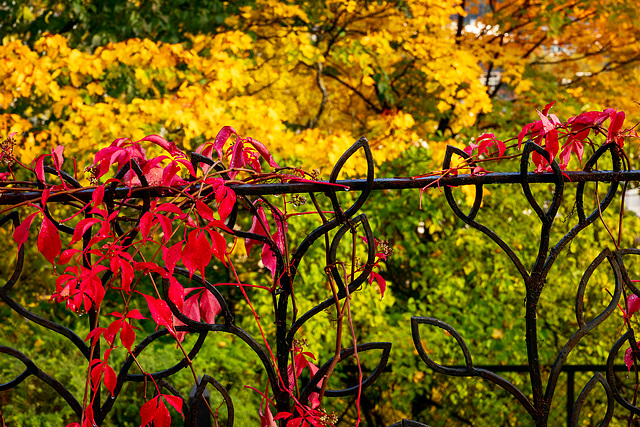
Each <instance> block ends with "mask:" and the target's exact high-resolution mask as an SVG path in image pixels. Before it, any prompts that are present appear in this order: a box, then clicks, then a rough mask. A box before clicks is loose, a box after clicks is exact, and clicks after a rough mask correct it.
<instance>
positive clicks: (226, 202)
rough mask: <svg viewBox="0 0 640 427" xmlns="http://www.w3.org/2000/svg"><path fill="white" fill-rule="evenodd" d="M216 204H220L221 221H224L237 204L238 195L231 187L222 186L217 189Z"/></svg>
mask: <svg viewBox="0 0 640 427" xmlns="http://www.w3.org/2000/svg"><path fill="white" fill-rule="evenodd" d="M216 202H218V213H219V214H220V219H221V220H222V221H224V220H226V219H227V217H228V216H229V214H230V213H231V211H232V210H233V207H234V206H235V204H236V193H235V192H234V191H233V190H232V189H230V188H229V187H227V186H224V185H221V186H219V187H218V188H216Z"/></svg>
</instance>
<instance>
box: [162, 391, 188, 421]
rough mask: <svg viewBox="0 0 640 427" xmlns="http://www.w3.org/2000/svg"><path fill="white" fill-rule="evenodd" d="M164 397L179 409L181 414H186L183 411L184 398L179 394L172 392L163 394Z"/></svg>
mask: <svg viewBox="0 0 640 427" xmlns="http://www.w3.org/2000/svg"><path fill="white" fill-rule="evenodd" d="M162 397H164V398H165V399H166V400H167V402H168V403H169V405H171V406H173V408H174V409H175V410H176V411H178V412H179V413H180V415H182V416H184V414H183V413H182V403H183V402H182V399H180V398H179V397H178V396H172V395H170V394H163V395H162Z"/></svg>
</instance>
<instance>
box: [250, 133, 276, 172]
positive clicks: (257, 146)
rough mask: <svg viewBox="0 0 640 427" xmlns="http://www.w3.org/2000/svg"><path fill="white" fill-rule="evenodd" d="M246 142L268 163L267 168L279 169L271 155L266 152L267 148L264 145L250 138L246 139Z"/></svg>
mask: <svg viewBox="0 0 640 427" xmlns="http://www.w3.org/2000/svg"><path fill="white" fill-rule="evenodd" d="M247 141H248V142H249V143H250V144H251V145H253V148H255V149H256V151H257V152H258V153H260V155H261V156H262V157H263V158H264V159H265V160H266V161H267V162H268V163H269V166H271V167H273V168H279V167H280V166H278V164H277V163H276V161H275V160H273V156H272V155H271V153H269V150H267V147H265V145H264V144H263V143H262V142H260V141H258V140H255V139H253V138H251V137H249V138H247Z"/></svg>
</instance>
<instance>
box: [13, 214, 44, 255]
mask: <svg viewBox="0 0 640 427" xmlns="http://www.w3.org/2000/svg"><path fill="white" fill-rule="evenodd" d="M39 213H40V212H39V211H38V212H35V213H32V214H31V215H29V216H28V217H26V218H25V219H24V221H22V222H21V223H20V225H18V226H17V227H16V229H15V231H14V232H13V240H14V242H16V243H17V244H18V247H20V246H21V245H22V244H24V242H26V241H27V239H28V238H29V228H30V227H31V223H32V222H33V219H34V218H35V217H36V215H38V214H39Z"/></svg>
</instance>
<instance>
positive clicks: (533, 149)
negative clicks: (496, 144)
mask: <svg viewBox="0 0 640 427" xmlns="http://www.w3.org/2000/svg"><path fill="white" fill-rule="evenodd" d="M532 153H537V154H538V155H540V156H542V157H544V158H545V160H546V161H547V162H549V163H550V164H551V169H552V171H553V173H554V175H555V176H556V182H555V190H554V192H553V200H552V201H551V204H550V206H549V208H548V209H547V211H546V212H545V211H543V210H542V208H541V207H540V205H539V204H538V202H537V201H536V199H535V197H533V193H531V187H530V186H529V157H530V156H531V154H532ZM520 177H521V185H522V191H524V196H525V197H526V199H527V201H528V202H529V204H530V205H531V208H532V209H533V210H534V211H535V213H536V214H537V215H538V217H539V218H540V220H541V221H542V224H543V226H551V224H552V223H553V219H554V218H555V216H556V214H557V213H558V209H559V208H560V205H561V204H562V195H563V191H564V178H563V176H562V170H561V169H560V166H559V165H558V163H557V162H556V161H555V160H553V161H551V155H550V154H549V153H548V152H547V150H545V149H544V148H542V147H541V146H539V145H538V144H536V143H534V142H532V141H527V143H525V145H524V149H523V150H522V158H521V159H520Z"/></svg>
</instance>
